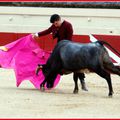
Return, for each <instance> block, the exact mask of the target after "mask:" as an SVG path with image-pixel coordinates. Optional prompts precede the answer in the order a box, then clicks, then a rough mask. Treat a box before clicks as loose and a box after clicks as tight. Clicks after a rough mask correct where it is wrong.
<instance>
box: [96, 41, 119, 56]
mask: <svg viewBox="0 0 120 120" xmlns="http://www.w3.org/2000/svg"><path fill="white" fill-rule="evenodd" d="M97 42H99V44H101V45H104V44H105V45H107V46H109V47H110V48H111V49H113V50H114V51H115V52H116V53H117V54H118V55H120V53H119V52H118V51H117V50H116V49H115V48H113V47H112V46H111V45H110V44H109V43H107V42H105V41H97Z"/></svg>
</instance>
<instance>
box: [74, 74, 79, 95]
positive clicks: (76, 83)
mask: <svg viewBox="0 0 120 120" xmlns="http://www.w3.org/2000/svg"><path fill="white" fill-rule="evenodd" d="M78 77H79V76H78V75H77V73H74V74H73V80H74V83H75V87H74V91H73V93H74V94H76V93H78V90H79V89H78Z"/></svg>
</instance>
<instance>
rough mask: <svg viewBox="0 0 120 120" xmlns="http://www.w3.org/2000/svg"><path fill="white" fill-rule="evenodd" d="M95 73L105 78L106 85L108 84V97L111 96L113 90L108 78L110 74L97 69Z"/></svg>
mask: <svg viewBox="0 0 120 120" xmlns="http://www.w3.org/2000/svg"><path fill="white" fill-rule="evenodd" d="M96 73H97V74H98V75H99V76H101V77H103V78H105V79H106V81H107V83H108V87H109V94H108V95H109V96H112V95H113V88H112V81H111V77H110V74H109V73H108V72H106V71H105V70H104V69H99V70H97V71H96Z"/></svg>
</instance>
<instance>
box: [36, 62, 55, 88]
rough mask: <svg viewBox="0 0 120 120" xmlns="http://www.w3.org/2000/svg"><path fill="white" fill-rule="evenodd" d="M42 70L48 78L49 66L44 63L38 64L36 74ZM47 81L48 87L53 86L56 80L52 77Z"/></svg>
mask: <svg viewBox="0 0 120 120" xmlns="http://www.w3.org/2000/svg"><path fill="white" fill-rule="evenodd" d="M40 70H42V72H43V74H44V76H45V78H46V76H47V75H48V74H49V68H48V66H46V65H45V64H44V65H41V64H38V66H37V68H36V71H35V73H36V75H38V73H39V71H40ZM46 83H47V88H52V87H53V84H54V80H52V78H51V79H49V80H47V81H46Z"/></svg>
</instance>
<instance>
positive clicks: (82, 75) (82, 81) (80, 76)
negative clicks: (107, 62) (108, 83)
mask: <svg viewBox="0 0 120 120" xmlns="http://www.w3.org/2000/svg"><path fill="white" fill-rule="evenodd" d="M77 74H78V77H79V79H80V82H81V86H82V87H81V88H82V90H84V91H88V89H87V87H86V83H85V79H84V78H85V74H84V73H77Z"/></svg>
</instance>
